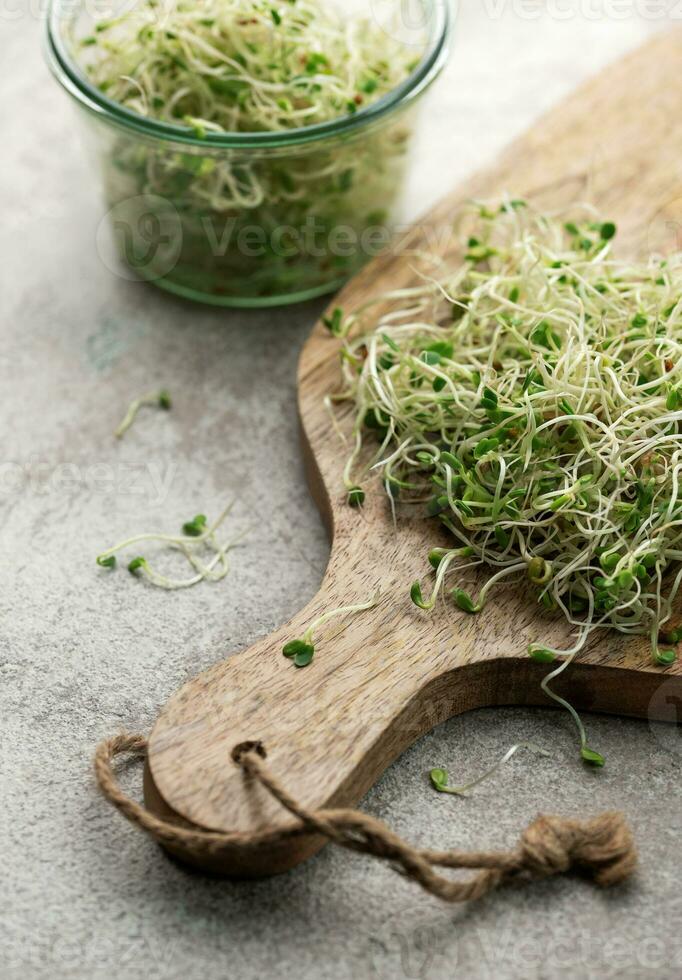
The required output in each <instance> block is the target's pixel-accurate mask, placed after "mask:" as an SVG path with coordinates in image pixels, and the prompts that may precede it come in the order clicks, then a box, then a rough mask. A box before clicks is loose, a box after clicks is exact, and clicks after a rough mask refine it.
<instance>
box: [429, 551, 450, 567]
mask: <svg viewBox="0 0 682 980" xmlns="http://www.w3.org/2000/svg"><path fill="white" fill-rule="evenodd" d="M447 554H448V550H447V548H432V549H431V551H430V552H429V565H430V566H431V568H438V566H439V565H440V563H441V562H442V560H443V559H444V558H445V556H446V555H447Z"/></svg>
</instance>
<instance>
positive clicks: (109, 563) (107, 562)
mask: <svg viewBox="0 0 682 980" xmlns="http://www.w3.org/2000/svg"><path fill="white" fill-rule="evenodd" d="M97 564H98V565H99V566H100V568H116V555H106V556H105V555H98V557H97Z"/></svg>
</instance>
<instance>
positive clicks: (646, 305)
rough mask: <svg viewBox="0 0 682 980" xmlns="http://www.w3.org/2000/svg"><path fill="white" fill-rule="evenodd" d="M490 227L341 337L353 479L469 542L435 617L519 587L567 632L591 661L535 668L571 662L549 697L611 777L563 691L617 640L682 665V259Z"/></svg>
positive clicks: (500, 217) (441, 562)
mask: <svg viewBox="0 0 682 980" xmlns="http://www.w3.org/2000/svg"><path fill="white" fill-rule="evenodd" d="M472 212H473V221H474V230H473V231H472V233H471V236H470V237H469V239H468V244H467V253H466V259H465V261H464V262H463V264H462V265H461V266H460V267H459V268H457V269H456V270H454V271H452V272H448V273H444V274H443V275H442V276H439V278H438V279H433V280H428V281H425V282H424V283H423V284H422V285H420V286H418V287H416V288H413V289H410V290H408V291H402V292H403V294H404V295H403V296H401V295H398V294H396V295H397V298H395V297H394V299H393V300H392V301H391V302H390V303H389V306H390V312H388V313H387V314H384V315H382V316H381V317H380V318H379V320H378V322H377V321H376V320H374V321H373V320H372V313H371V310H372V306H371V305H370V306H366V307H365V308H363V310H362V311H360V312H359V313H356V314H354V315H351V316H349V317H346V318H345V319H344V323H343V326H342V328H341V329H340V330H339V331H338V332H339V333H340V334H341V335H344V334H345V338H346V339H345V342H344V349H343V357H342V358H341V364H342V371H343V375H344V378H345V393H344V394H345V398H346V399H348V400H350V401H352V402H354V403H355V406H356V418H355V425H354V433H353V435H354V449H353V452H352V455H351V458H350V459H349V462H348V466H347V467H346V472H345V478H344V479H345V483H346V487H347V489H348V490H349V491H350V490H351V489H353V491H354V492H355V493H356V494H357V493H358V492H359V491H361V488H362V485H363V481H366V480H367V479H368V478H369V476H370V470H371V469H373V468H374V469H375V470H376V469H377V468H378V470H379V472H380V473H381V477H382V480H383V482H384V484H385V485H386V486H388V487H389V488H390V494H391V498H392V499H393V498H395V496H396V494H397V493H398V492H399V493H400V496H401V499H403V500H405V501H407V502H409V503H412V504H414V503H423V504H424V505H426V507H427V510H428V513H430V514H432V515H434V516H436V515H437V516H438V517H439V518H440V520H441V521H442V523H443V524H444V525H445V527H447V528H448V529H449V531H450V532H451V533H452V536H453V538H454V539H455V540H454V542H453V547H452V550H451V551H445V552H443V553H440V552H439V553H438V554H436V555H435V558H434V559H433V560H432V561H431V564H432V565H433V566H434V567H436V568H437V569H438V571H437V573H436V574H437V579H436V587H435V589H434V592H433V596H432V598H431V600H429V601H428V602H425V601H424V600H423V599H422V597H421V588H420V586H419V583H415V584H414V585H413V587H412V597H413V599H414V601H415V602H416V603H417V604H418V605H420V606H422V608H430V607H431V605H432V604H433V602H435V600H436V599H437V598H438V596H439V595H440V594H442V592H443V591H447V592H448V593H449V594H450V595H451V596H452V598H453V600H454V601H455V603H456V604H457V605H458V606H460V608H462V609H464V610H465V611H467V612H469V613H475V612H478V611H479V610H480V609H481V608H482V607H483V605H484V600H485V597H486V593H487V591H488V589H489V588H490V586H491V584H495V585H498V584H500V581H501V580H502V581H505V580H506V581H507V582H508V583H509V584H512V583H516V584H517V585H521V586H522V587H523V588H524V589H525V590H529V589H530V591H532V592H534V593H535V595H536V598H537V600H538V602H540V603H541V604H542V605H543V606H544V607H546V608H547V609H548V610H558V611H560V612H561V614H563V616H564V617H565V618H566V619H567V620H568V622H569V623H570V624H571V625H572V626H573V627H574V628H575V631H576V636H577V639H576V642H575V644H574V645H573V646H572V647H571V648H570V649H569V650H564V651H560V650H553V649H547V647H546V645H545V644H543V643H541V642H539V643H537V644H531V647H530V650H529V652H530V654H531V656H533V657H534V658H535V659H536V660H538V661H540V662H547V663H549V662H551V661H552V660H554V659H556V658H557V657H558V656H562V655H563V657H565V659H564V660H563V661H562V663H561V665H560V666H559V667H558V669H555V670H553V671H552V673H551V674H549V675H548V677H547V678H546V679H545V681H544V682H543V689H544V690H545V692H546V693H547V694H548V695H549V696H550V697H553V698H554V700H555V701H557V702H558V703H560V704H561V705H563V706H564V707H565V708H567V709H568V710H569V711H570V712H571V715H572V717H573V719H574V721H575V722H576V725H577V727H578V730H579V734H580V742H581V752H582V754H583V758H584V759H585V760H586V761H588V762H592V763H594V764H596V765H600V764H602V763H603V759H601V757H600V756H599V755H598V753H593V752H592V750H590V749H589V747H588V746H587V741H586V736H585V733H584V729H583V726H582V724H581V722H580V719H579V718H578V716H577V714H576V713H575V711H574V710H573V709H572V707H571V706H570V705H569V704H568V703H567V702H566V701H564V700H563V699H561V698H559V697H558V695H556V694H554V693H553V692H552V690H551V689H550V688H549V686H548V682H549V681H550V680H551V679H552V678H554V677H555V676H557V674H559V673H560V672H561V671H563V670H564V669H565V668H566V667H567V666H568V664H569V663H570V662H571V661H572V659H573V658H574V657H575V656H576V655H577V654H578V653H579V652H580V650H581V649H582V648H583V647H584V644H585V643H586V641H587V639H588V637H589V636H590V635H591V634H592V633H593V631H594V630H596V629H598V628H600V627H611V628H613V629H616V630H619V631H620V632H622V633H625V634H628V635H633V634H638V635H639V634H643V635H646V636H649V637H650V639H651V644H652V649H653V655H654V657H655V659H656V660H657V662H658V663H659V664H661V665H662V666H665V665H668V664H670V663H671V662H672V661H673V660H674V659H675V651H674V650H670V649H661V648H660V646H659V643H660V642H661V636H662V637H663V640H664V641H665V642H667V643H670V642H677V640H678V639H679V634H678V632H677V629H676V628H675V629H671V625H672V624H671V622H670V621H671V619H672V618H673V615H674V603H675V599H676V597H677V594H678V591H679V587H680V582H681V581H682V570H680V568H679V562H680V559H681V558H682V499H680V475H681V473H682V428H681V426H682V358H681V354H682V256H680V255H675V256H672V257H668V258H667V259H663V258H661V257H656V256H653V257H651V258H650V259H649V260H648V261H646V262H642V263H629V262H624V261H620V260H617V259H615V258H613V257H612V255H611V244H612V239H613V237H614V235H615V232H616V229H615V226H614V225H613V224H612V223H611V222H604V221H602V220H601V219H600V218H599V217H598V216H597V215H596V214H595V213H594V211H593V209H591V208H589V207H588V206H581V207H580V208H576V209H572V211H571V218H572V220H570V221H563V220H561V218H560V217H559V216H552V217H549V216H546V215H543V214H540V213H538V212H536V211H535V210H533V209H532V208H531V207H529V206H528V205H527V204H526V203H525V202H523V201H518V200H507V201H505V203H503V204H502V205H501V206H500V207H498V206H494V207H493V206H487V205H474V206H472ZM576 215H577V216H576ZM378 299H379V300H382V301H383V302H386V298H385V297H384V298H380V297H379V298H378ZM401 304H402V305H401ZM372 444H374V447H375V448H374V449H370V447H371V446H372ZM432 554H434V553H432ZM462 557H466V558H468V559H470V560H471V562H473V563H478V564H479V565H481V566H485V567H487V568H489V569H490V570H491V577H490V579H489V581H488V583H487V585H486V586H484V588H483V590H482V591H481V594H480V595H479V597H478V599H477V600H475V599H474V598H472V597H471V596H469V595H468V593H466V592H464V591H463V590H461V589H458V588H457V587H456V581H453V580H454V579H456V573H457V568H458V567H460V565H459V560H460V559H461V558H462ZM666 624H667V633H668V635H667V638H666V634H661V630H662V629H663V628H664V627H666Z"/></svg>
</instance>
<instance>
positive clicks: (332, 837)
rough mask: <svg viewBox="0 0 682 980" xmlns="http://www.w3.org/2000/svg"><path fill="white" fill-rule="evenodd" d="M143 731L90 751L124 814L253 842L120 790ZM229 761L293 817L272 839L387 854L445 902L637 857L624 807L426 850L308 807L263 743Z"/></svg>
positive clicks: (179, 832) (604, 881)
mask: <svg viewBox="0 0 682 980" xmlns="http://www.w3.org/2000/svg"><path fill="white" fill-rule="evenodd" d="M146 751H147V740H146V738H145V737H144V736H143V735H119V736H116V737H114V738H110V739H107V740H106V741H105V742H102V743H101V744H100V745H99V746H98V748H97V752H96V754H95V773H96V777H97V781H98V783H99V786H100V789H101V790H102V792H103V793H104V795H105V796H106V797H107V799H108V800H109V801H110V802H111V803H113V805H114V806H115V807H116V808H117V809H118V810H119V811H120V812H121V813H123V815H124V816H125V817H126V818H127V819H128V820H130V821H131V822H132V823H134V824H136V825H137V826H138V827H140V828H141V829H142V830H145V831H146V832H147V833H149V834H150V835H151V836H152V837H154V838H155V839H156V840H157V841H159V842H160V843H161V844H164V845H167V846H172V847H177V848H181V849H183V850H185V851H188V852H191V853H192V854H197V855H217V854H220V853H221V852H222V853H224V852H226V851H229V850H230V849H231V848H235V847H240V846H241V847H243V846H247V845H253V843H254V841H253V837H252V836H250V835H249V834H245V833H242V832H236V831H235V832H229V831H211V830H203V829H201V828H200V827H195V826H192V825H190V826H186V825H183V824H180V823H173V822H170V821H167V820H161V819H160V818H158V817H156V816H155V815H154V814H153V813H151V812H150V811H148V810H146V809H145V808H144V807H143V806H142V805H141V804H139V803H137V802H135V801H134V800H132V799H130V797H128V796H126V795H125V793H124V792H123V791H122V789H121V787H120V785H119V783H118V781H117V779H116V776H115V774H114V771H113V762H114V759H115V758H116V757H117V756H119V755H122V754H125V753H134V754H137V755H142V756H143V755H144V754H145V753H146ZM232 759H233V761H234V762H235V763H236V764H237V765H239V766H241V768H242V769H243V771H244V773H245V775H246V776H247V777H248V779H249V780H251V781H254V782H257V783H259V784H260V785H261V786H262V787H264V788H265V789H266V790H267V791H268V792H269V793H270V794H271V796H273V797H274V799H276V800H277V801H278V802H279V803H280V804H281V806H282V807H284V809H286V810H288V811H289V813H291V814H292V815H293V816H295V817H296V818H297V827H296V828H295V829H294V830H293V831H292V830H281V831H273V832H272V833H270V834H269V835H267V843H268V844H269V845H272V844H277V843H283V842H285V841H287V840H290V839H291V837H292V835H294V834H302V833H309V834H319V835H321V836H322V837H325V838H326V839H327V840H329V841H331V842H332V843H334V844H337V845H338V846H339V847H343V848H346V849H347V850H352V851H357V852H360V853H362V854H368V855H370V856H371V857H375V858H378V859H379V860H383V861H387V862H389V864H390V865H391V867H392V868H393V869H394V870H395V871H397V872H398V873H399V874H402V875H404V876H406V877H408V878H410V879H411V880H413V881H415V882H416V883H417V884H419V885H420V886H421V887H422V888H423V889H424V890H425V891H426V892H428V893H429V894H431V895H435V896H436V897H438V898H441V899H443V900H444V901H446V902H463V901H468V900H470V899H476V898H481V897H482V896H483V895H486V894H487V893H488V892H490V891H493V890H494V889H495V888H498V887H499V886H500V885H502V884H505V883H509V882H512V881H514V880H518V879H520V878H531V879H539V878H547V877H549V876H551V875H557V874H564V873H566V872H567V871H578V872H580V873H582V874H584V875H587V876H588V877H591V878H592V879H593V881H594V882H595V884H597V885H599V886H601V887H608V886H612V885H617V884H620V883H621V882H623V881H625V880H626V879H627V878H628V877H629V876H630V875H631V874H632V873H633V871H634V869H635V867H636V864H637V851H636V848H635V844H634V840H633V837H632V833H631V831H630V828H629V827H628V825H627V823H626V821H625V818H624V817H623V815H622V814H621V813H613V812H607V813H602V814H600V815H599V816H597V817H595V818H593V819H592V820H585V821H583V820H570V819H564V818H562V817H553V816H539V817H537V818H536V819H535V820H534V821H533V823H532V824H530V825H529V826H528V827H527V828H526V829H525V830H524V832H523V834H522V835H521V840H520V843H519V845H518V847H517V848H516V850H514V851H510V852H494V851H492V852H489V851H474V852H466V851H456V850H450V851H431V850H423V849H420V848H416V847H413V846H412V845H411V844H408V843H407V842H406V841H404V840H403V839H402V838H401V837H399V836H398V835H397V834H395V833H394V832H393V831H392V830H391V829H390V828H389V827H387V826H386V824H384V823H382V822H381V821H380V820H377V819H376V818H375V817H372V816H370V815H369V814H367V813H362V812H361V811H359V810H351V809H321V810H309V809H308V808H306V807H304V806H303V805H302V804H301V803H300V802H298V801H297V800H295V799H294V798H293V797H292V796H291V795H290V794H289V793H288V792H287V790H286V789H285V788H284V786H282V784H281V783H280V782H279V780H278V779H277V778H276V777H275V776H274V775H273V774H272V772H271V771H270V769H269V767H268V766H267V765H266V761H265V760H266V759H267V752H266V749H265V746H264V745H263V744H262V742H243V743H241V744H239V745H236V746H235V747H234V749H233V750H232ZM436 868H448V869H451V870H462V869H467V870H471V871H474V872H475V874H473V875H472V876H471V877H469V878H468V879H464V880H462V879H461V878H459V879H454V878H450V877H447V876H446V875H444V874H441V873H440V872H439V871H437V870H436Z"/></svg>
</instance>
